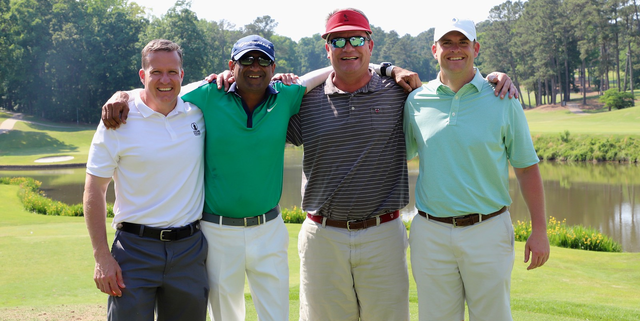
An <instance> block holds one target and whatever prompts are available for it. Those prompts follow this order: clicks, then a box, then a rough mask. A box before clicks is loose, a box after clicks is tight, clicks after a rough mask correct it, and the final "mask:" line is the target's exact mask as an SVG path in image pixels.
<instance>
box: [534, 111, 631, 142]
mask: <svg viewBox="0 0 640 321" xmlns="http://www.w3.org/2000/svg"><path fill="white" fill-rule="evenodd" d="M525 114H526V116H527V121H528V123H529V129H530V130H531V133H532V134H533V135H535V134H549V133H553V134H557V133H561V132H564V131H565V130H568V131H570V132H571V134H589V135H619V136H625V135H637V136H640V125H639V124H640V107H637V106H636V107H631V108H626V109H621V110H613V111H611V112H602V113H595V114H583V115H580V114H573V113H571V112H569V111H567V110H564V109H563V110H557V111H544V110H536V109H533V110H526V111H525Z"/></svg>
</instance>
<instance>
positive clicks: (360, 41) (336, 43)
mask: <svg viewBox="0 0 640 321" xmlns="http://www.w3.org/2000/svg"><path fill="white" fill-rule="evenodd" d="M367 40H371V38H368V37H362V36H359V37H351V38H349V43H350V44H351V46H352V47H362V46H364V43H365V42H366V41H367ZM329 43H331V46H333V48H344V46H346V45H347V38H343V37H340V38H333V39H331V41H329Z"/></svg>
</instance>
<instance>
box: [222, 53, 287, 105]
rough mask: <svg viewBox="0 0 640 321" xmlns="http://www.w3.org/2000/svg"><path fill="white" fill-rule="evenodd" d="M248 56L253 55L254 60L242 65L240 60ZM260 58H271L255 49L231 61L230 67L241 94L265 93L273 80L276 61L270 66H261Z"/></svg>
mask: <svg viewBox="0 0 640 321" xmlns="http://www.w3.org/2000/svg"><path fill="white" fill-rule="evenodd" d="M247 57H253V62H252V63H251V64H250V65H246V66H245V65H242V64H241V63H240V60H243V58H247ZM259 58H262V60H263V61H264V60H271V59H270V58H269V56H267V55H266V54H265V53H263V52H261V51H258V50H253V51H249V52H247V53H246V54H244V55H243V56H242V57H241V58H240V59H238V60H236V61H229V69H230V70H232V71H233V76H234V77H235V79H236V86H237V88H238V93H239V94H240V95H241V96H242V95H243V94H245V93H246V94H255V95H263V94H264V93H265V90H266V89H267V87H268V86H269V82H271V78H272V77H273V74H274V72H275V70H276V64H275V62H274V63H272V64H271V65H269V66H261V65H260V63H259V60H260V59H259Z"/></svg>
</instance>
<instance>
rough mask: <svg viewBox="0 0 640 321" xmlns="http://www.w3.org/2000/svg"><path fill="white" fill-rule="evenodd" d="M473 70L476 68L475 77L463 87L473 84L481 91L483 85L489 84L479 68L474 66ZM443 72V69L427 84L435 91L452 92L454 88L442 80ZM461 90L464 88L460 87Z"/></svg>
mask: <svg viewBox="0 0 640 321" xmlns="http://www.w3.org/2000/svg"><path fill="white" fill-rule="evenodd" d="M473 70H474V75H473V79H471V81H470V82H468V83H467V84H465V85H464V86H463V88H464V87H467V86H469V85H471V86H473V87H475V88H476V90H477V91H478V92H479V91H482V87H483V86H485V85H486V84H487V81H486V80H485V79H484V78H483V77H482V74H481V73H480V71H479V70H478V68H476V67H473ZM441 72H442V71H440V72H438V77H436V79H434V80H432V81H430V82H429V83H428V84H427V87H428V88H429V89H431V90H433V91H440V92H443V91H446V92H452V90H451V89H450V88H449V86H447V85H445V84H443V83H442V82H441V81H440V73H441ZM460 90H462V88H460Z"/></svg>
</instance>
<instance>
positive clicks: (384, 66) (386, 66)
mask: <svg viewBox="0 0 640 321" xmlns="http://www.w3.org/2000/svg"><path fill="white" fill-rule="evenodd" d="M391 70H393V64H392V63H390V62H383V63H381V64H380V75H382V76H385V77H391Z"/></svg>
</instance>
